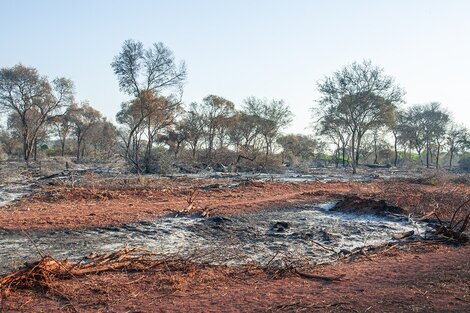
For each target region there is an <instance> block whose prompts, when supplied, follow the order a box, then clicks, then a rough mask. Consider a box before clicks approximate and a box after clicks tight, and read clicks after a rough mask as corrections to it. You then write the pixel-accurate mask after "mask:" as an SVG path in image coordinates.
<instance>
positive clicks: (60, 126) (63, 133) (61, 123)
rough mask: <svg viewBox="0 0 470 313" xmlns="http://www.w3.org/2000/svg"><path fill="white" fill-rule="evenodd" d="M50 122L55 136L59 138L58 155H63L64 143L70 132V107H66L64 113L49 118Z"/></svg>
mask: <svg viewBox="0 0 470 313" xmlns="http://www.w3.org/2000/svg"><path fill="white" fill-rule="evenodd" d="M51 124H52V126H53V127H54V129H55V133H56V135H57V137H58V138H59V142H60V155H61V156H64V154H65V144H66V141H67V139H68V137H69V135H70V133H71V132H72V116H71V110H70V107H68V108H67V110H66V111H65V112H64V114H61V115H57V116H55V117H54V118H53V119H51Z"/></svg>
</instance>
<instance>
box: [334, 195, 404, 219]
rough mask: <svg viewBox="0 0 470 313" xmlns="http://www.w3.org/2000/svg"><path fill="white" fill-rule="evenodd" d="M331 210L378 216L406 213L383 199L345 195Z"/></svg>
mask: <svg viewBox="0 0 470 313" xmlns="http://www.w3.org/2000/svg"><path fill="white" fill-rule="evenodd" d="M331 211H338V212H345V213H358V214H374V215H380V216H386V215H390V214H406V213H407V212H406V211H405V210H404V209H402V208H400V207H397V206H393V205H389V204H388V203H387V202H386V201H385V200H374V199H363V198H360V197H358V196H347V197H346V198H344V199H343V200H341V201H340V202H338V203H337V204H336V205H335V206H334V207H333V208H332V209H331Z"/></svg>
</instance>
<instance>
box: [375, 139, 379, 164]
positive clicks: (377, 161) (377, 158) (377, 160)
mask: <svg viewBox="0 0 470 313" xmlns="http://www.w3.org/2000/svg"><path fill="white" fill-rule="evenodd" d="M374 164H379V156H378V152H377V138H376V137H375V136H374Z"/></svg>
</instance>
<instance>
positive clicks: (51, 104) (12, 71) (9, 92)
mask: <svg viewBox="0 0 470 313" xmlns="http://www.w3.org/2000/svg"><path fill="white" fill-rule="evenodd" d="M72 100H73V83H72V81H71V80H69V79H66V78H56V79H54V80H53V81H52V82H49V81H48V79H47V78H46V77H44V76H40V75H39V73H38V71H37V70H36V69H35V68H32V67H26V66H23V65H21V64H18V65H15V66H14V67H12V68H2V69H1V70H0V108H1V109H3V110H5V111H7V112H10V113H12V114H15V115H17V117H18V119H19V121H20V124H19V129H20V132H21V138H22V143H23V158H24V160H25V161H26V162H28V161H29V159H30V157H31V154H32V153H33V148H34V147H35V144H36V142H37V138H38V135H39V133H40V132H41V131H42V130H43V128H44V126H45V124H46V123H48V122H49V121H50V119H52V118H53V117H54V116H55V114H56V113H57V112H58V111H59V110H60V109H61V108H62V107H63V106H66V105H68V104H70V103H71V102H72Z"/></svg>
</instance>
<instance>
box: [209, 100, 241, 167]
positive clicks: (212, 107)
mask: <svg viewBox="0 0 470 313" xmlns="http://www.w3.org/2000/svg"><path fill="white" fill-rule="evenodd" d="M201 113H202V116H203V120H204V122H205V135H206V140H207V156H208V159H209V161H212V157H213V156H212V151H213V150H214V141H215V139H216V137H217V136H218V135H219V136H220V138H219V141H220V142H221V144H223V137H224V136H225V131H226V129H227V121H228V119H229V118H231V117H232V116H233V114H234V113H235V105H234V104H233V102H232V101H229V100H227V99H225V98H223V97H220V96H216V95H209V96H207V97H205V98H204V99H203V100H202V105H201Z"/></svg>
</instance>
